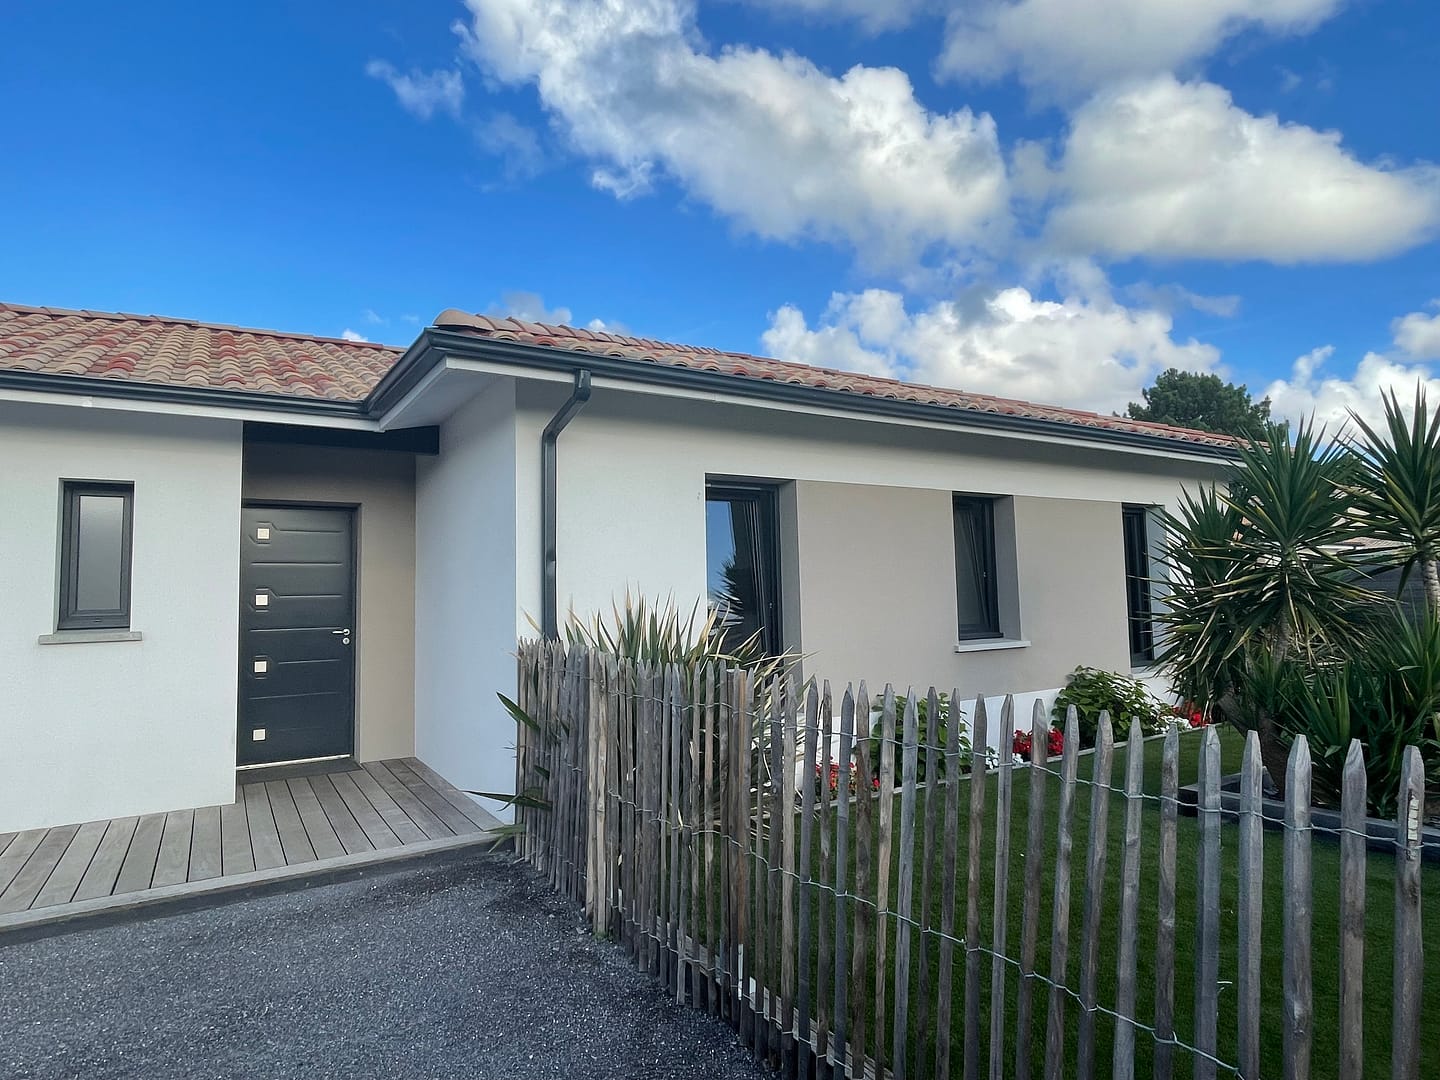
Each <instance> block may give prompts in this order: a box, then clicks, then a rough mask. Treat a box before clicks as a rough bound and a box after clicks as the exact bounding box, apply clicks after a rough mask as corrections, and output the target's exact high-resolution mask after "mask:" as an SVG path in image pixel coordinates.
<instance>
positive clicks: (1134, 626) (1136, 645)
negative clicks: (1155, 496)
mask: <svg viewBox="0 0 1440 1080" xmlns="http://www.w3.org/2000/svg"><path fill="white" fill-rule="evenodd" d="M1123 513H1124V526H1125V611H1126V615H1127V618H1128V623H1129V629H1130V663H1131V664H1133V665H1134V666H1135V667H1144V666H1145V665H1146V664H1149V663H1151V662H1152V661H1154V659H1155V626H1154V622H1153V621H1152V616H1153V614H1154V603H1153V596H1152V593H1151V588H1150V586H1151V581H1150V511H1149V509H1148V508H1147V507H1144V506H1127V507H1125V508H1124V511H1123Z"/></svg>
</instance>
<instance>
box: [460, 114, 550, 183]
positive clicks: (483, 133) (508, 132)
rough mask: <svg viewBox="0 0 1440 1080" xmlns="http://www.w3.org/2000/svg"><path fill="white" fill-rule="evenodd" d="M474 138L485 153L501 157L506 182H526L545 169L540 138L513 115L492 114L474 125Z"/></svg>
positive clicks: (543, 152)
mask: <svg viewBox="0 0 1440 1080" xmlns="http://www.w3.org/2000/svg"><path fill="white" fill-rule="evenodd" d="M475 139H476V141H477V142H478V143H479V144H480V146H481V147H482V148H483V149H484V150H485V151H486V152H487V153H489V154H493V155H494V156H496V157H498V158H500V160H501V161H502V163H503V165H504V170H505V178H506V179H507V180H528V179H529V178H531V177H533V176H538V175H539V174H540V172H541V170H543V169H544V167H545V151H544V148H543V147H541V145H540V136H539V135H537V134H536V133H535V132H534V131H533V130H532V129H530V128H528V127H526V126H525V125H524V124H522V123H521V122H520V121H519V120H518V119H517V118H516V117H515V116H514V114H513V113H508V112H495V113H491V114H490V115H489V116H487V117H486V118H485V119H484V120H482V121H480V122H479V123H477V124H476V125H475Z"/></svg>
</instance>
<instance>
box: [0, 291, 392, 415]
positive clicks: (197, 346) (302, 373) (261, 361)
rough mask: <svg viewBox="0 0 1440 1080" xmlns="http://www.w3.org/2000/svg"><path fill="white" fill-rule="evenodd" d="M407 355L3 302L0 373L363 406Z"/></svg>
mask: <svg viewBox="0 0 1440 1080" xmlns="http://www.w3.org/2000/svg"><path fill="white" fill-rule="evenodd" d="M401 352H403V350H402V349H397V348H394V347H392V346H389V345H372V344H370V343H368V342H355V341H341V340H338V339H333V338H317V337H310V336H307V335H304V334H288V333H283V332H280V331H271V330H246V329H243V328H241V327H237V326H218V325H214V324H210V323H200V322H193V321H190V320H186V319H167V318H162V317H160V316H157V315H123V314H116V313H111V312H98V311H68V310H65V309H62V308H36V307H24V306H21V305H19V304H0V369H9V370H12V371H34V372H39V373H42V374H47V375H77V376H85V377H89V378H95V379H118V380H124V381H127V382H143V383H156V384H160V385H170V386H201V387H210V388H212V389H219V390H236V391H251V392H254V393H260V394H275V395H280V396H284V397H299V398H319V399H324V400H327V401H347V402H358V401H363V400H364V399H365V397H366V395H368V394H369V393H370V391H371V390H372V389H374V387H375V384H376V383H378V382H379V381H380V378H381V376H383V375H384V374H385V372H387V371H389V370H390V368H391V366H392V365H393V364H394V363H395V361H396V360H397V359H398V358H399V356H400V354H401Z"/></svg>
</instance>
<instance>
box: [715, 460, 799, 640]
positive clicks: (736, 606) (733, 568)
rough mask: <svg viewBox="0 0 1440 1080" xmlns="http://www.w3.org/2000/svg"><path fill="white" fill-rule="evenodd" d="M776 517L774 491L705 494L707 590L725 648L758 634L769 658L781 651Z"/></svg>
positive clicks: (738, 487)
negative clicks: (716, 614)
mask: <svg viewBox="0 0 1440 1080" xmlns="http://www.w3.org/2000/svg"><path fill="white" fill-rule="evenodd" d="M775 517H776V510H775V489H774V488H771V487H762V486H749V485H744V484H710V485H708V486H707V487H706V489H705V567H706V579H707V580H706V585H707V589H708V593H709V604H710V609H711V610H712V611H715V612H717V613H718V619H717V623H718V625H719V627H720V629H721V632H722V635H723V640H724V646H723V647H724V648H726V649H733V648H734V647H735V646H737V645H739V644H740V643H741V642H743V641H746V640H748V639H749V638H751V637H755V636H757V635H758V640H759V644H760V647H761V649H763V650H764V651H765V653H767V654H768V655H771V656H774V655H777V654H778V653H779V652H780V651H781V648H782V645H781V642H780V581H779V561H780V560H779V551H780V544H779V537H778V535H777V532H776V525H775Z"/></svg>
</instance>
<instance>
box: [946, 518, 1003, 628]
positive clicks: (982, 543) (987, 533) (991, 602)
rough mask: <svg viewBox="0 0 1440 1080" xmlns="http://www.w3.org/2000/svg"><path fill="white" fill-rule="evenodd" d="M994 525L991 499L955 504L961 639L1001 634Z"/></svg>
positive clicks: (956, 567) (957, 599)
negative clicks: (997, 597) (997, 596)
mask: <svg viewBox="0 0 1440 1080" xmlns="http://www.w3.org/2000/svg"><path fill="white" fill-rule="evenodd" d="M994 522H995V518H994V513H993V504H992V503H991V502H990V501H989V500H988V499H956V500H955V594H956V595H955V598H956V604H957V606H958V608H959V616H960V617H959V623H960V635H961V636H962V637H987V636H994V635H998V634H999V633H1000V617H999V611H998V604H997V603H996V595H995V535H994V529H995V525H994Z"/></svg>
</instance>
